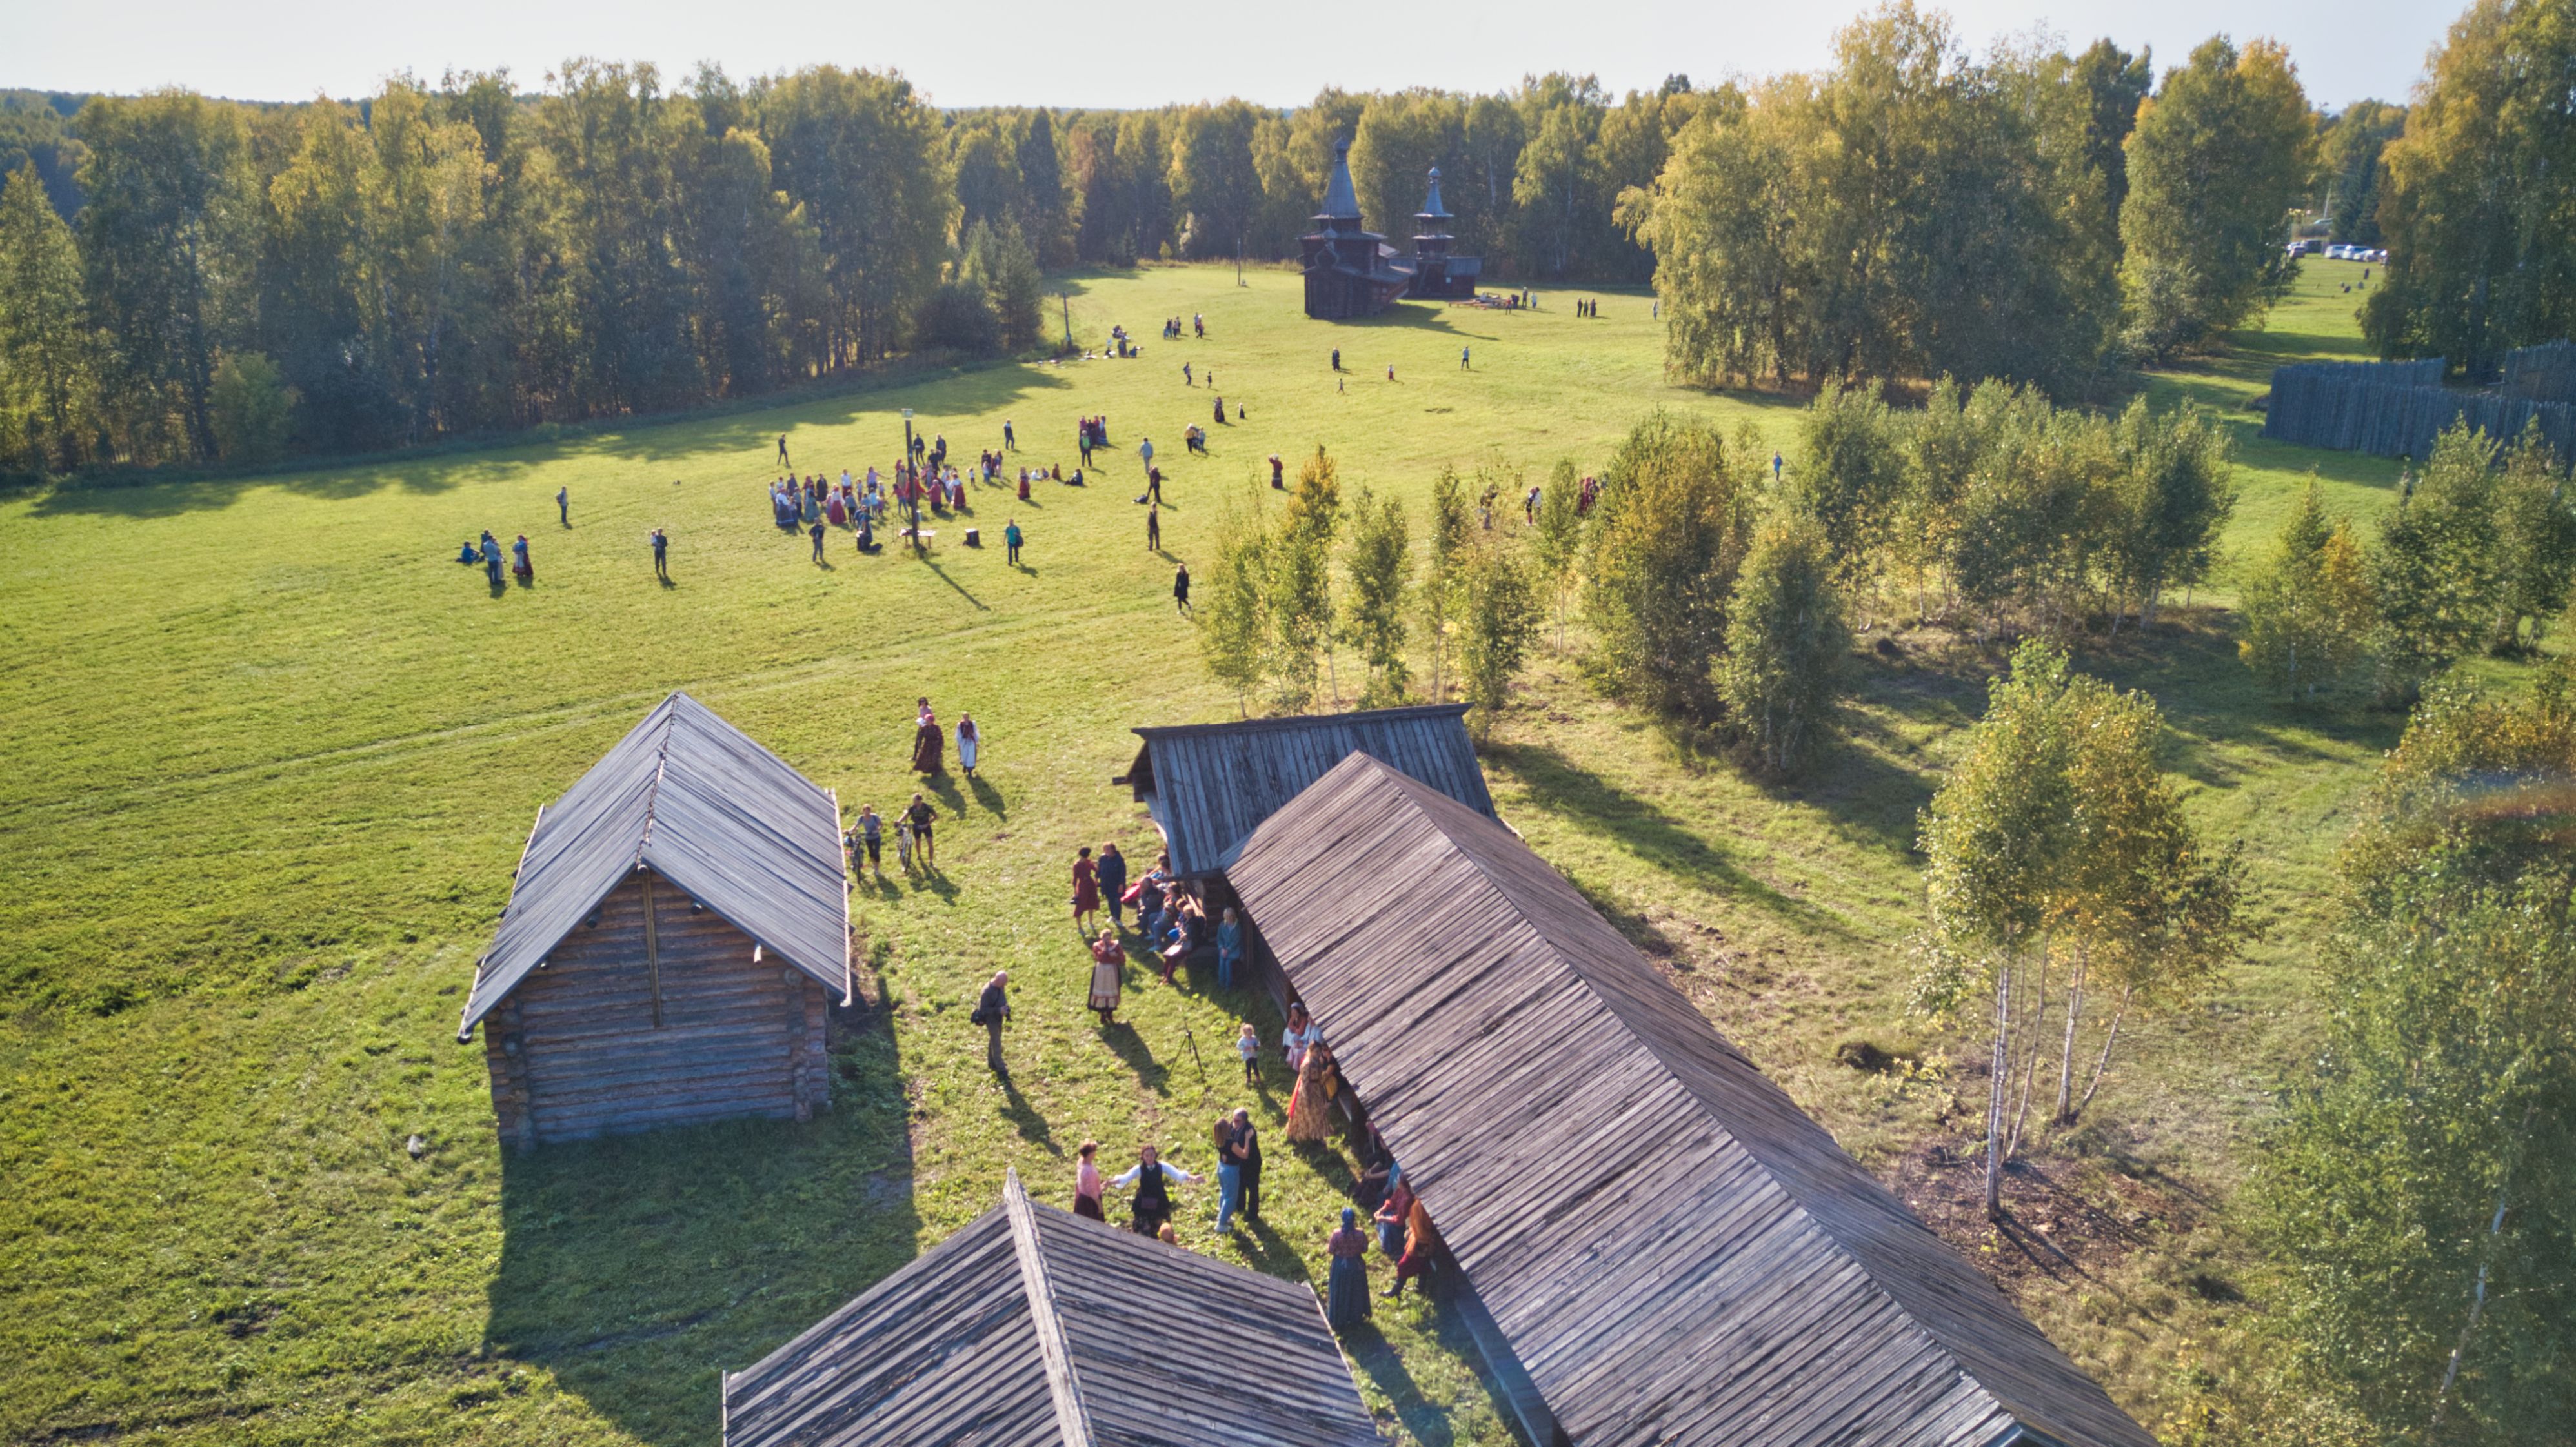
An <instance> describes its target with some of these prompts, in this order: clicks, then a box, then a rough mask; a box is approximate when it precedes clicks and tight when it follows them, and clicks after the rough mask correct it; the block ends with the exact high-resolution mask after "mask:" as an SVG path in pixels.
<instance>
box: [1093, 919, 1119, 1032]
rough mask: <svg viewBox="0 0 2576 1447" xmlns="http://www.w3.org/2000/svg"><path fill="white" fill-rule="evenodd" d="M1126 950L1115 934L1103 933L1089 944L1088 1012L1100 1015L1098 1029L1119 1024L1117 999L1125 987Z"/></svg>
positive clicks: (1110, 932)
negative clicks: (1090, 1010)
mask: <svg viewBox="0 0 2576 1447" xmlns="http://www.w3.org/2000/svg"><path fill="white" fill-rule="evenodd" d="M1126 975H1127V947H1126V946H1124V945H1122V944H1120V943H1118V932H1117V931H1115V930H1102V931H1101V932H1100V938H1098V939H1096V940H1093V941H1092V942H1091V994H1090V996H1089V1005H1090V1008H1092V1009H1094V1010H1097V1011H1099V1012H1100V1028H1101V1029H1103V1030H1106V1029H1108V1028H1109V1027H1110V1026H1112V1025H1115V1024H1117V1023H1118V1019H1117V1016H1118V997H1119V993H1120V992H1121V991H1122V990H1123V989H1124V988H1125V987H1126Z"/></svg>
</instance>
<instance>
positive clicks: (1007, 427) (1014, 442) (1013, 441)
mask: <svg viewBox="0 0 2576 1447" xmlns="http://www.w3.org/2000/svg"><path fill="white" fill-rule="evenodd" d="M1002 448H1003V450H1004V451H1007V452H1017V451H1019V450H1020V439H1019V438H1017V437H1015V436H1013V435H1012V433H1011V419H1010V418H1008V417H1005V418H1003V419H1002Z"/></svg>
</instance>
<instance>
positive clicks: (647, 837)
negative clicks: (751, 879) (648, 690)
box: [627, 693, 837, 871]
mask: <svg viewBox="0 0 2576 1447" xmlns="http://www.w3.org/2000/svg"><path fill="white" fill-rule="evenodd" d="M678 697H681V695H679V694H676V693H675V694H673V695H671V698H678ZM662 707H663V708H665V709H670V712H669V713H667V714H665V715H663V718H662V741H661V743H659V744H658V745H656V746H655V747H654V750H653V782H652V783H650V784H647V785H645V786H644V832H643V833H642V834H640V835H638V836H636V840H635V859H634V862H633V863H632V864H630V865H628V866H627V867H628V869H629V870H630V871H631V870H633V869H635V868H639V867H641V866H642V865H643V863H644V854H645V851H646V850H649V849H651V848H652V847H653V811H654V810H655V809H656V808H658V807H660V805H661V803H662V775H663V774H664V773H665V772H667V771H668V770H669V769H670V767H671V732H672V730H673V729H676V728H677V727H679V719H680V711H679V710H678V709H674V708H671V699H669V698H666V699H664V700H662ZM835 822H836V823H837V821H835Z"/></svg>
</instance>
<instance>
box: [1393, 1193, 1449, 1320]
mask: <svg viewBox="0 0 2576 1447" xmlns="http://www.w3.org/2000/svg"><path fill="white" fill-rule="evenodd" d="M1439 1249H1440V1233H1439V1232H1438V1231H1437V1230H1434V1229H1433V1228H1432V1225H1431V1213H1430V1212H1429V1211H1426V1210H1424V1209H1423V1207H1422V1198H1421V1197H1419V1196H1416V1197H1414V1198H1413V1206H1412V1209H1410V1210H1408V1211H1406V1212H1405V1214H1404V1254H1403V1255H1402V1256H1399V1257H1397V1258H1396V1262H1395V1284H1394V1285H1392V1286H1389V1287H1388V1288H1387V1289H1386V1294H1387V1296H1388V1297H1389V1298H1390V1299H1391V1298H1394V1297H1398V1296H1402V1295H1403V1294H1404V1283H1406V1282H1408V1281H1411V1280H1412V1279H1413V1278H1415V1277H1417V1276H1420V1275H1421V1274H1422V1273H1423V1272H1424V1271H1426V1270H1428V1269H1430V1266H1431V1256H1432V1253H1433V1252H1436V1251H1438V1250H1439Z"/></svg>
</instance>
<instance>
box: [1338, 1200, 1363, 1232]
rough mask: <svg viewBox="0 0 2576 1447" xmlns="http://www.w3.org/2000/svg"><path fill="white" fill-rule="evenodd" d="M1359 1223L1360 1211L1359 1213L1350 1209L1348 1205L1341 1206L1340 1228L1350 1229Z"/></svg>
mask: <svg viewBox="0 0 2576 1447" xmlns="http://www.w3.org/2000/svg"><path fill="white" fill-rule="evenodd" d="M1359 1223H1360V1213H1359V1212H1357V1211H1354V1210H1352V1209H1351V1208H1350V1207H1348V1206H1344V1207H1343V1208H1342V1229H1343V1230H1345V1231H1348V1230H1351V1229H1352V1228H1354V1227H1356V1226H1358V1225H1359Z"/></svg>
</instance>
